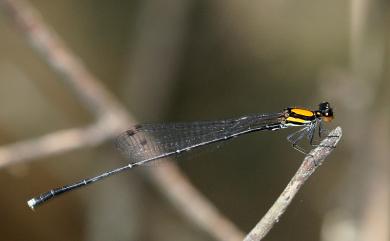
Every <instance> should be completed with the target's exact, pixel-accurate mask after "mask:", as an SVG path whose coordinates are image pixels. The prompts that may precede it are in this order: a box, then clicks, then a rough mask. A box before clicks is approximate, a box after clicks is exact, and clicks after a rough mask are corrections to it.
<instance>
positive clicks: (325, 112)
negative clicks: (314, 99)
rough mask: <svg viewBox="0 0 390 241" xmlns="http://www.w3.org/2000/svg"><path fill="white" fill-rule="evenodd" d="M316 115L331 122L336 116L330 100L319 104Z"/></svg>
mask: <svg viewBox="0 0 390 241" xmlns="http://www.w3.org/2000/svg"><path fill="white" fill-rule="evenodd" d="M316 115H317V116H318V117H320V118H321V119H322V120H323V121H325V122H331V121H332V120H333V118H334V115H333V109H332V108H331V107H330V104H329V102H322V103H320V104H319V105H318V110H317V111H316Z"/></svg>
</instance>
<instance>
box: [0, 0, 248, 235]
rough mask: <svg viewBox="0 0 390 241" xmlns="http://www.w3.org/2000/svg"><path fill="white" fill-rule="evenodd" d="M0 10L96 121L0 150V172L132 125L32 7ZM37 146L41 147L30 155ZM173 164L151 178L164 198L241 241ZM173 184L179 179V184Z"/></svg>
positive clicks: (213, 231) (3, 1) (19, 4)
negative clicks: (0, 169) (92, 114)
mask: <svg viewBox="0 0 390 241" xmlns="http://www.w3.org/2000/svg"><path fill="white" fill-rule="evenodd" d="M0 7H1V8H2V9H3V10H4V11H5V12H6V13H7V14H8V16H9V17H10V19H11V20H13V23H14V24H15V26H16V27H17V28H18V29H19V30H20V31H21V32H22V33H23V34H24V36H25V37H26V39H27V41H28V43H29V44H30V45H31V46H32V47H33V49H34V50H36V51H37V53H39V54H40V56H41V57H42V58H43V59H44V60H45V61H46V62H47V63H48V64H49V66H50V67H51V68H52V69H54V70H55V71H57V73H59V74H60V75H61V76H63V79H62V81H64V83H65V84H66V85H67V86H69V87H70V88H71V89H72V91H73V92H74V93H75V94H76V96H77V97H78V98H79V100H80V101H81V103H82V104H84V105H85V106H86V107H87V108H88V109H89V110H90V111H91V112H92V113H94V114H95V116H96V118H97V122H96V123H95V124H93V125H91V126H89V127H86V128H80V129H77V128H75V129H70V130H64V131H60V132H57V133H53V134H48V135H46V136H43V137H40V138H37V139H34V140H29V141H23V142H20V143H16V144H12V145H9V146H7V147H3V148H1V149H0V168H1V167H5V166H6V165H9V164H13V163H20V162H22V161H27V160H31V159H33V158H37V157H43V156H47V155H52V154H56V153H61V152H65V151H70V150H74V149H76V148H81V147H84V146H91V145H97V144H99V143H101V142H102V141H105V140H107V139H111V138H112V137H113V136H114V135H115V134H117V132H118V131H120V130H123V129H124V128H126V127H127V126H128V125H129V124H131V123H136V122H135V121H134V118H132V117H131V115H130V113H128V112H127V111H126V109H125V108H124V107H123V106H122V105H121V103H119V102H118V101H117V100H116V99H115V97H114V96H112V95H111V93H110V92H108V91H107V90H106V89H105V88H104V86H103V85H101V84H100V82H99V81H98V80H97V79H96V78H95V77H94V76H93V75H92V74H91V73H89V72H88V70H87V69H86V68H85V66H84V65H83V63H82V61H81V60H79V59H78V57H77V56H76V55H74V54H72V52H71V51H70V50H69V49H68V48H67V47H66V46H65V44H64V43H63V42H62V41H61V40H60V39H59V37H58V36H57V35H56V34H55V33H54V31H52V30H50V28H49V27H48V26H47V25H46V24H45V23H44V22H43V21H42V20H41V19H40V17H39V15H38V13H37V12H36V11H35V9H34V8H33V7H32V6H30V5H29V4H28V3H27V2H24V1H17V0H0ZM79 138H81V139H79ZM76 139H77V141H76V142H74V143H72V140H76ZM53 143H56V144H55V145H53ZM36 147H39V148H38V149H36V150H35V151H34V149H35V148H36ZM21 150H22V152H21V153H19V152H20V151H21ZM1 155H2V156H1ZM172 165H173V164H172ZM172 165H167V166H162V167H161V168H159V170H160V171H156V170H154V171H152V173H151V175H149V177H151V180H152V181H153V182H154V184H155V185H156V186H157V187H158V188H160V189H161V190H162V193H163V194H164V195H166V196H167V197H168V198H169V199H170V200H171V201H172V202H173V203H174V204H176V206H177V207H178V209H179V210H180V212H182V213H184V214H185V215H186V216H187V217H188V218H189V219H190V220H192V221H193V222H194V223H196V224H197V226H199V227H201V228H203V229H204V230H205V231H207V232H208V233H210V235H211V236H213V237H215V238H216V239H218V240H239V239H242V238H241V237H243V234H242V233H241V232H240V231H239V230H238V229H237V228H236V227H235V226H234V225H233V224H232V223H231V222H230V221H229V220H228V219H227V218H226V217H224V216H223V215H222V214H221V213H219V212H218V211H217V209H216V208H215V207H214V206H213V205H212V204H211V203H210V202H208V201H207V199H206V198H205V197H203V196H202V195H201V194H200V193H199V192H198V191H197V190H196V189H195V188H194V187H193V186H192V185H191V184H190V183H189V182H188V180H187V178H185V176H184V175H183V174H182V173H181V172H180V171H179V169H177V168H175V167H174V166H172ZM172 177H174V178H172ZM175 179H180V182H176V181H175ZM177 190H180V191H177ZM188 200H191V202H188ZM199 210H207V211H206V212H200V211H199Z"/></svg>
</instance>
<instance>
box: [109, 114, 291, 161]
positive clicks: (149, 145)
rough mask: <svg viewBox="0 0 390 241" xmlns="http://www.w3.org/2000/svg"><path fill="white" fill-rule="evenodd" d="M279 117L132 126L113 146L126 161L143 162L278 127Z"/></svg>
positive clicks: (279, 124)
mask: <svg viewBox="0 0 390 241" xmlns="http://www.w3.org/2000/svg"><path fill="white" fill-rule="evenodd" d="M283 118H284V113H283V112H281V113H274V114H257V115H250V116H243V117H240V118H235V119H228V120H220V121H200V122H189V123H167V124H143V125H136V126H134V127H133V128H131V129H129V130H127V131H125V132H124V133H122V134H121V135H119V136H118V137H117V139H116V146H117V147H118V148H119V150H120V151H121V152H122V153H123V154H124V156H125V157H126V158H127V159H128V160H129V161H130V163H137V164H143V163H145V162H149V161H151V160H155V159H158V158H162V157H166V156H170V155H174V154H178V153H181V152H184V151H188V150H191V149H193V148H195V147H199V146H203V145H207V144H210V143H213V142H217V141H223V140H227V139H230V138H232V137H235V136H238V135H241V134H244V133H248V132H253V131H259V130H275V129H280V128H282V126H283V124H282V121H283Z"/></svg>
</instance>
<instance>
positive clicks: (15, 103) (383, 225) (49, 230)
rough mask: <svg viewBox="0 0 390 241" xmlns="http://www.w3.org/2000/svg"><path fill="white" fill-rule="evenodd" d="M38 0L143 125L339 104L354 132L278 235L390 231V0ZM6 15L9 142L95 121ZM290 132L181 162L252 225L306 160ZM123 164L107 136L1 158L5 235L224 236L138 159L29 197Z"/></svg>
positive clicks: (2, 69) (347, 131)
mask: <svg viewBox="0 0 390 241" xmlns="http://www.w3.org/2000/svg"><path fill="white" fill-rule="evenodd" d="M0 2H1V1H0ZM30 4H31V5H32V6H33V7H34V8H36V10H37V11H38V12H39V14H40V15H41V17H42V19H43V21H44V22H46V24H48V25H49V26H50V27H51V28H52V29H53V30H54V31H55V32H56V33H57V34H58V36H59V37H60V38H61V39H62V40H63V41H64V42H65V43H66V45H67V46H68V47H69V48H70V49H71V51H73V52H74V53H76V54H77V55H78V56H79V58H80V59H81V60H82V61H83V62H84V64H85V65H86V66H87V68H88V69H89V70H90V71H91V72H92V73H93V74H94V75H95V76H97V77H98V79H100V80H101V82H102V84H103V85H104V86H105V87H106V88H108V89H109V91H111V92H112V93H113V95H114V96H115V97H117V98H118V99H119V100H120V101H121V102H122V103H123V104H124V105H125V106H126V107H127V109H128V110H129V112H131V113H132V114H133V116H135V117H136V118H137V120H138V121H140V122H162V121H164V122H168V121H192V120H207V119H210V120H211V119H223V118H228V117H235V116H240V115H244V114H248V113H259V112H274V111H279V110H282V109H283V108H285V107H287V106H304V107H308V108H316V107H317V104H318V103H319V102H321V101H329V102H330V103H331V105H332V106H333V108H334V112H335V115H336V118H335V120H334V122H333V123H332V124H331V125H328V126H327V128H329V129H330V128H333V127H335V126H341V127H342V128H343V133H344V136H343V139H342V141H341V143H340V144H339V145H338V147H337V148H336V150H335V151H334V152H333V153H332V154H331V156H329V158H328V160H327V161H326V164H325V165H323V166H322V167H321V168H319V170H318V172H317V173H315V174H314V176H313V177H311V179H310V180H309V182H308V183H307V184H306V185H305V187H304V188H303V190H301V192H300V193H299V195H298V196H297V197H296V199H295V200H294V201H293V203H292V205H291V206H290V207H289V209H288V210H287V213H286V214H285V215H284V216H283V217H282V218H281V220H280V222H279V223H278V224H277V225H276V227H275V228H274V229H273V230H272V231H271V233H270V234H269V235H268V236H267V237H266V239H265V240H270V241H271V240H300V241H305V240H321V241H338V240H340V241H341V240H342V241H349V240H351V241H352V240H353V241H356V240H358V241H359V240H376V241H385V240H390V238H389V231H388V229H389V227H390V225H389V216H390V211H389V190H390V188H389V164H388V162H389V146H390V145H389V142H390V139H389V134H390V131H389V120H390V119H389V114H390V113H389V104H390V102H389V101H390V99H389V91H390V88H389V85H390V84H389V83H390V82H389V77H390V62H389V54H390V52H389V51H390V49H389V47H390V29H389V24H390V11H389V10H390V8H389V3H388V2H387V1H367V0H351V1H336V0H330V1H308V0H298V1H281V0H277V1H234V0H225V1H216V0H211V1H193V0H165V1H159V0H143V1H90V0H89V1H75V0H66V1H65V0H51V1H43V0H34V1H30ZM0 7H1V5H0ZM2 10H3V9H1V8H0V36H1V37H0V53H1V54H0V143H1V144H2V145H4V147H6V145H9V144H12V143H17V142H19V141H23V140H28V139H33V138H35V137H39V136H41V135H44V134H47V133H51V132H54V131H57V130H65V129H68V128H73V127H81V126H86V125H88V124H89V123H91V122H93V120H94V117H93V116H92V115H91V114H90V113H89V112H88V110H87V109H85V107H83V105H82V104H80V102H79V101H78V99H77V98H75V95H74V94H73V93H72V91H71V90H70V89H69V88H68V87H67V86H66V85H65V84H64V83H63V82H62V81H61V78H62V76H61V75H58V74H57V73H56V72H54V71H53V70H52V69H51V67H50V66H48V65H47V64H46V62H45V61H44V60H43V59H42V58H41V57H40V56H39V55H38V54H36V52H35V51H34V49H32V48H31V47H30V45H29V44H28V43H27V41H26V39H25V38H24V37H23V34H21V33H20V31H18V30H17V29H16V28H15V26H14V24H13V23H12V21H11V20H10V18H9V15H7V14H5V12H4V11H2ZM291 131H293V130H291V129H288V130H282V131H278V132H265V133H256V134H251V135H248V136H243V137H241V138H237V139H234V140H233V141H231V143H227V144H224V145H222V146H221V148H216V149H215V148H214V150H212V151H206V152H203V151H201V152H200V153H199V152H197V153H195V155H193V156H190V157H183V158H179V159H178V160H177V161H176V162H177V164H178V165H179V166H180V168H181V170H182V171H183V172H184V173H185V174H186V175H187V176H188V178H189V179H190V180H191V182H192V183H193V185H194V186H196V187H197V188H198V189H199V190H200V191H201V192H202V193H203V194H204V195H205V196H206V197H207V198H208V199H209V200H210V201H211V202H212V203H213V204H214V205H215V206H216V207H217V208H218V209H219V210H220V211H221V212H222V213H223V214H225V215H226V216H227V217H228V218H229V219H231V221H232V222H234V223H235V224H236V225H237V226H238V227H239V228H240V229H242V230H243V232H245V233H247V232H248V231H249V230H250V229H251V228H252V227H253V226H254V225H255V224H256V223H257V222H258V220H259V219H260V218H261V217H262V215H263V214H264V213H265V212H266V210H267V209H268V208H269V207H270V205H271V204H272V203H273V201H274V200H275V199H276V198H277V196H278V195H279V194H280V192H281V191H282V190H283V188H284V186H285V185H286V184H287V182H288V181H289V179H290V178H291V176H292V175H293V173H294V172H295V171H296V169H297V167H298V166H299V165H300V160H301V159H302V158H303V156H302V154H300V153H298V152H297V151H294V150H293V149H292V148H291V147H290V146H289V143H288V142H287V141H286V140H285V137H286V136H287V135H288V133H291ZM27 161H28V162H27ZM123 163H124V161H123V160H122V161H121V160H120V159H119V156H118V155H117V154H116V152H115V148H114V147H113V145H112V144H111V142H110V141H107V142H106V143H104V144H102V145H99V146H96V147H88V148H80V149H78V150H75V151H71V152H65V153H61V154H55V155H50V156H46V157H45V158H41V159H31V160H26V162H21V163H18V164H15V165H7V166H4V167H2V169H1V170H0V190H1V191H0V216H1V218H0V239H1V240H31V241H33V240H40V241H43V240H53V239H54V240H87V241H94V240H162V241H163V240H181V241H185V240H188V241H192V240H214V239H213V238H212V237H211V236H210V235H209V234H208V233H205V232H204V231H202V230H201V229H199V228H198V227H196V226H194V225H193V224H192V223H191V222H189V221H188V220H187V219H186V218H184V217H183V215H182V214H181V213H180V212H178V211H177V209H176V208H175V207H174V205H172V203H170V202H169V200H167V199H166V198H165V197H164V195H162V194H161V193H160V192H159V191H158V190H156V188H155V187H154V185H153V184H151V183H150V182H149V181H148V180H147V179H146V178H145V177H144V175H143V172H142V170H139V169H138V170H132V171H130V172H127V173H126V174H121V175H118V176H115V177H111V178H109V179H107V180H105V181H104V182H101V183H98V184H95V185H92V186H90V187H88V188H84V189H83V190H79V191H77V192H73V193H69V194H68V195H65V196H63V197H61V198H58V199H56V200H53V201H51V202H49V203H48V204H47V205H45V206H43V207H41V208H39V209H37V210H36V211H35V212H32V211H31V210H30V209H29V208H28V207H27V205H26V200H28V199H29V198H31V197H32V196H34V195H36V194H39V193H41V192H44V191H47V190H48V189H51V188H53V187H57V186H61V185H64V184H68V183H71V182H73V181H76V180H79V179H80V178H84V177H88V176H93V175H96V174H98V173H100V172H102V171H104V170H108V169H111V168H114V167H117V166H119V165H121V164H123ZM161 165H164V163H159V164H158V165H155V166H152V167H145V168H159V166H161ZM188 205H191V203H189V204H188Z"/></svg>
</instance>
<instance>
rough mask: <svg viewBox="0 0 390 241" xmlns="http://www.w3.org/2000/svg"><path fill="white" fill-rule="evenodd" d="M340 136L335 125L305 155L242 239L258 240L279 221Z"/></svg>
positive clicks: (340, 131) (340, 133) (339, 130)
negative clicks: (287, 181) (279, 192)
mask: <svg viewBox="0 0 390 241" xmlns="http://www.w3.org/2000/svg"><path fill="white" fill-rule="evenodd" d="M341 136H342V130H341V128H340V127H337V128H336V129H334V130H332V131H331V132H330V133H329V135H328V137H327V138H325V139H324V140H323V141H322V142H321V143H320V145H319V146H318V147H316V148H315V149H313V150H311V151H310V153H309V154H308V155H306V157H305V159H304V160H303V162H302V164H301V166H300V167H299V169H298V171H297V172H296V173H295V175H294V176H293V178H292V179H291V180H290V182H289V183H288V184H287V187H286V188H285V189H284V190H283V192H282V194H280V196H279V197H278V199H277V200H276V201H275V202H274V204H273V205H272V207H271V208H270V209H269V210H268V211H267V213H266V214H265V215H264V217H263V218H262V219H261V220H260V221H259V222H258V223H257V225H256V226H255V227H254V228H253V229H252V231H250V233H249V234H248V235H247V236H246V237H245V239H244V241H259V240H262V239H263V238H264V237H265V236H266V235H267V233H268V232H269V231H270V230H271V228H272V227H273V226H274V225H275V223H277V222H278V221H279V219H280V217H281V216H282V215H283V213H284V212H285V211H286V209H287V207H288V205H290V203H291V201H292V199H293V198H294V197H295V195H296V194H297V193H298V191H299V189H301V187H302V185H303V184H304V183H305V182H306V180H307V179H308V178H309V177H310V176H311V174H313V173H314V171H315V170H316V169H317V168H318V167H319V166H320V165H321V164H322V163H323V162H324V160H325V158H326V157H327V156H328V155H329V154H330V153H331V152H332V151H333V149H334V148H333V147H336V145H337V143H338V142H339V141H340V139H341Z"/></svg>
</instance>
